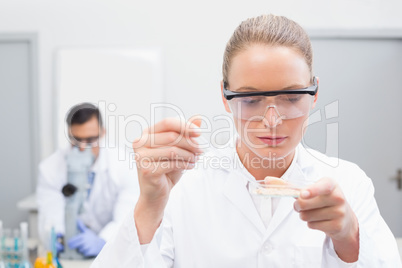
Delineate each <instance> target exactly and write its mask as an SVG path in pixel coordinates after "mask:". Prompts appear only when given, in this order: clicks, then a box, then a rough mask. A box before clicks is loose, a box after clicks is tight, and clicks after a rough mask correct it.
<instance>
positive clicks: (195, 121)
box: [188, 115, 202, 127]
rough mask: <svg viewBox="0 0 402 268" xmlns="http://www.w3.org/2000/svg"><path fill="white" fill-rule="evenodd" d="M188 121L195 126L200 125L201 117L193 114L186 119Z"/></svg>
mask: <svg viewBox="0 0 402 268" xmlns="http://www.w3.org/2000/svg"><path fill="white" fill-rule="evenodd" d="M188 122H189V123H192V124H194V125H196V126H197V127H201V124H202V118H201V116H200V115H194V116H192V117H191V118H190V119H189V120H188Z"/></svg>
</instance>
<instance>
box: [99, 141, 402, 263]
mask: <svg viewBox="0 0 402 268" xmlns="http://www.w3.org/2000/svg"><path fill="white" fill-rule="evenodd" d="M217 159H220V160H219V161H220V163H221V164H217V161H218V160H217ZM334 160H335V159H330V158H328V157H326V156H325V155H323V154H321V153H318V152H316V151H311V150H308V151H307V150H306V149H304V148H303V147H302V146H301V145H299V146H298V147H297V149H296V154H295V158H294V160H293V162H292V164H291V166H290V167H289V169H288V170H287V171H286V172H285V174H284V175H283V177H282V178H283V179H285V180H287V181H289V182H290V183H293V184H296V185H300V186H305V185H309V184H312V183H314V182H316V181H317V180H319V179H320V178H322V177H324V176H328V177H332V178H334V179H336V180H337V182H338V183H339V185H340V186H341V187H342V189H343V192H344V194H345V196H346V198H347V200H348V202H349V204H350V205H351V207H352V209H353V210H354V212H355V213H356V215H357V218H358V221H359V230H360V251H359V260H358V262H357V263H354V264H346V263H344V262H342V261H341V260H340V259H339V258H338V256H337V255H336V252H335V251H334V248H333V244H332V242H331V240H330V239H329V238H328V237H326V235H325V234H324V233H323V232H321V231H318V230H312V229H309V228H308V227H307V224H306V222H304V221H302V220H301V219H300V218H299V214H298V213H297V212H295V211H294V209H293V203H294V201H295V200H294V199H293V198H281V199H280V201H279V204H278V206H277V208H276V210H275V213H274V214H273V217H272V219H271V221H270V222H269V225H268V227H267V228H265V226H264V224H263V222H262V220H261V218H260V216H259V214H258V212H257V209H256V207H255V205H254V203H253V201H252V198H251V196H250V194H249V192H248V189H247V187H246V185H247V181H250V180H251V181H253V180H255V179H254V178H253V177H252V176H251V174H250V173H248V172H247V170H246V169H245V168H244V166H242V165H241V163H240V161H239V160H238V156H237V154H236V152H235V150H234V149H225V150H219V151H215V152H211V153H208V154H206V155H205V156H204V158H203V159H201V161H200V162H199V163H198V166H197V167H196V168H195V169H194V170H192V171H189V172H186V174H184V176H183V177H182V178H181V180H180V181H179V183H178V184H177V185H176V186H175V187H174V188H173V190H172V192H171V195H170V198H169V202H168V205H167V207H166V209H165V214H164V218H163V221H162V224H161V226H160V227H159V229H158V230H157V232H156V234H155V236H154V238H153V240H152V242H151V243H150V244H149V245H148V246H144V245H142V246H140V244H139V242H138V236H137V231H136V228H135V224H134V219H133V216H132V215H133V214H132V213H131V214H130V215H128V216H127V218H126V220H125V222H124V223H123V224H122V226H121V227H120V228H119V231H118V232H117V235H116V236H115V237H114V238H113V239H112V240H110V241H109V242H108V243H107V244H106V246H105V247H104V249H103V250H102V252H101V253H100V255H98V257H97V258H96V260H95V261H94V263H93V264H92V266H91V268H98V267H113V266H118V267H127V268H128V267H147V268H148V267H158V268H160V267H175V268H190V267H203V268H206V267H208V268H213V267H216V268H244V267H247V268H254V267H306V268H313V267H323V268H331V267H364V268H370V267H373V268H374V267H375V268H379V267H390V268H391V267H392V268H396V267H402V265H401V261H400V257H399V253H398V250H397V246H396V242H395V239H394V237H393V235H392V233H391V231H390V230H389V228H388V226H387V225H386V223H385V222H384V220H383V219H382V217H381V216H380V213H379V211H378V208H377V205H376V202H375V199H374V196H373V194H374V188H373V185H372V182H371V180H370V179H369V178H368V177H367V176H366V174H365V173H364V172H363V171H362V170H361V169H360V168H359V167H358V166H357V165H355V164H352V163H350V162H347V161H342V160H339V164H338V165H337V166H336V167H332V166H330V165H328V164H327V163H331V164H333V163H334V162H335V163H336V162H337V161H334ZM208 163H209V164H208ZM227 163H230V164H231V165H228V164H227Z"/></svg>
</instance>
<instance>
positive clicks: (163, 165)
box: [139, 160, 195, 181]
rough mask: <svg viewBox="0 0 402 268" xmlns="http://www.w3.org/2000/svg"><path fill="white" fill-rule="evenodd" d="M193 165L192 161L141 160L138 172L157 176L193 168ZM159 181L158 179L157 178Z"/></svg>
mask: <svg viewBox="0 0 402 268" xmlns="http://www.w3.org/2000/svg"><path fill="white" fill-rule="evenodd" d="M194 167H195V163H194V162H187V161H179V160H177V161H161V162H143V163H141V167H140V169H139V170H140V172H142V173H143V174H144V175H147V176H149V175H153V176H155V177H159V176H160V175H163V174H168V173H172V172H181V171H184V170H189V169H193V168H194ZM158 181H159V180H158Z"/></svg>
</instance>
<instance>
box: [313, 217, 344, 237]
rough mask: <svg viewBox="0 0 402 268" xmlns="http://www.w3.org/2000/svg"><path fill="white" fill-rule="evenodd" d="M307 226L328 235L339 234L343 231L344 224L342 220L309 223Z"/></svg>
mask: <svg viewBox="0 0 402 268" xmlns="http://www.w3.org/2000/svg"><path fill="white" fill-rule="evenodd" d="M307 226H308V227H309V228H310V229H314V230H320V231H323V232H324V233H326V234H327V235H332V234H337V233H339V232H341V231H342V229H343V224H342V221H340V220H336V221H335V220H326V221H312V222H308V223H307Z"/></svg>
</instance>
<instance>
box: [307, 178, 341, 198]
mask: <svg viewBox="0 0 402 268" xmlns="http://www.w3.org/2000/svg"><path fill="white" fill-rule="evenodd" d="M336 185H337V184H336V182H335V181H334V180H333V179H331V178H322V179H320V180H319V181H318V182H316V183H314V184H313V185H311V186H309V187H307V188H305V189H303V190H302V191H301V192H300V197H301V198H303V199H309V198H314V197H316V196H320V195H329V194H331V193H332V191H333V190H334V189H335V187H336Z"/></svg>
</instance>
